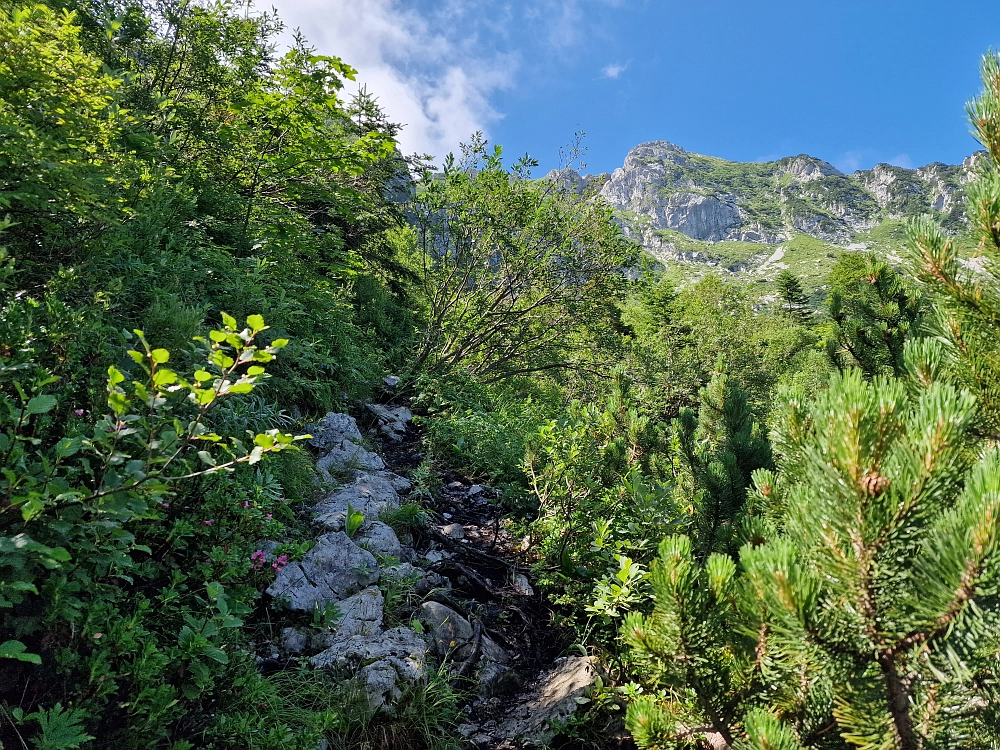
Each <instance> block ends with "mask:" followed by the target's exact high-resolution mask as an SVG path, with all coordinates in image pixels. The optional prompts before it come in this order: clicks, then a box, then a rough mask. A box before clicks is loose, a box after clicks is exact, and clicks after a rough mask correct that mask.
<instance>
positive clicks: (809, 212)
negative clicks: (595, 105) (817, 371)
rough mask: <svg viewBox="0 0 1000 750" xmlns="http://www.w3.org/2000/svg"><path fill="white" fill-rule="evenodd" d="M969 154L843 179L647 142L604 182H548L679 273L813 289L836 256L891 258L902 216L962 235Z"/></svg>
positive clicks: (803, 162)
mask: <svg viewBox="0 0 1000 750" xmlns="http://www.w3.org/2000/svg"><path fill="white" fill-rule="evenodd" d="M976 158H977V156H970V157H969V158H967V159H966V160H965V161H964V162H963V163H962V164H960V165H947V164H942V163H938V162H935V163H933V164H928V165H927V166H924V167H920V168H918V169H904V168H902V167H896V166H892V165H889V164H878V165H876V166H875V167H874V168H872V169H868V170H859V171H857V172H854V173H853V174H850V175H847V174H843V173H842V172H840V171H839V170H838V169H837V168H836V167H834V166H833V165H831V164H829V163H827V162H825V161H822V160H821V159H817V158H815V157H812V156H808V155H805V154H801V155H799V156H789V157H785V158H782V159H778V160H777V161H771V162H734V161H728V160H726V159H720V158H716V157H713V156H704V155H702V154H695V153H692V152H689V151H686V150H684V149H683V148H681V147H680V146H677V145H675V144H673V143H669V142H667V141H652V142H649V143H642V144H640V145H638V146H636V147H635V148H633V149H632V150H631V151H630V152H629V154H628V156H627V157H626V158H625V163H624V164H623V165H622V166H621V167H619V168H618V169H616V170H615V171H614V172H613V173H612V174H610V175H609V174H606V173H605V174H598V175H579V174H578V173H576V172H575V171H574V170H572V169H563V170H559V171H555V172H551V173H550V174H549V175H548V179H554V180H557V181H559V182H560V183H561V184H563V185H564V186H565V187H567V188H569V189H570V190H573V191H574V192H582V191H583V190H585V189H592V190H594V191H598V192H599V193H600V195H601V196H602V197H603V198H605V199H606V200H607V201H608V202H609V203H610V204H611V205H612V206H613V207H614V208H615V209H616V211H617V212H618V215H619V217H620V219H621V220H622V223H623V225H624V227H625V231H626V234H628V235H629V236H631V237H633V238H635V239H637V240H638V241H639V242H640V243H641V244H642V246H643V247H644V248H645V249H646V251H647V252H648V253H649V254H650V255H651V256H653V257H654V258H656V259H657V260H658V261H660V262H661V263H663V264H664V265H665V266H666V267H667V268H668V269H670V270H672V271H674V272H676V273H679V274H680V275H682V276H684V277H692V276H699V275H701V274H702V273H703V272H704V271H705V270H706V269H708V268H715V269H718V270H723V271H725V272H727V273H731V274H738V275H741V276H749V277H751V278H756V279H757V280H758V281H760V282H761V283H762V284H763V285H765V288H766V285H767V282H768V281H769V280H770V279H772V278H773V277H774V276H775V275H776V274H777V273H779V272H780V271H781V270H783V269H785V268H790V269H791V270H792V271H793V272H794V273H796V274H797V275H798V276H800V278H801V279H802V281H803V283H804V285H805V287H806V288H807V289H808V290H810V291H813V292H815V291H816V290H817V289H818V288H819V286H820V285H821V284H822V281H823V279H824V278H825V275H826V273H827V271H828V270H829V267H830V265H831V263H832V261H833V260H834V259H835V258H836V257H837V256H838V255H839V254H840V253H841V252H843V251H845V250H848V251H859V250H873V251H875V252H878V253H880V254H882V255H884V256H885V257H887V258H888V259H889V260H890V261H893V260H895V259H896V258H898V255H899V251H900V249H901V240H902V231H901V230H902V224H903V221H902V220H903V219H906V218H908V217H912V216H917V215H920V214H923V213H930V214H932V215H935V216H936V217H937V218H938V220H939V221H940V223H941V224H942V226H944V227H945V228H946V229H949V230H951V231H953V232H961V231H962V230H963V228H964V226H965V220H964V218H963V216H964V215H963V206H964V192H963V186H964V184H965V183H966V182H967V181H968V180H969V178H970V174H971V168H972V166H973V164H974V163H975V161H976Z"/></svg>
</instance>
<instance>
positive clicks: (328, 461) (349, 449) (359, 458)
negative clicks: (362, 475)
mask: <svg viewBox="0 0 1000 750" xmlns="http://www.w3.org/2000/svg"><path fill="white" fill-rule="evenodd" d="M384 468H385V462H384V461H383V460H382V457H381V456H380V455H379V454H378V453H373V452H372V451H368V450H365V449H364V448H362V447H361V446H360V445H357V444H355V443H352V442H349V441H344V443H342V444H341V445H339V446H336V447H334V448H331V449H330V452H329V453H327V454H325V455H324V456H321V457H320V459H319V460H318V461H316V471H318V472H319V474H320V476H321V477H323V479H325V480H326V481H327V482H333V481H335V479H334V475H335V474H345V473H347V472H350V471H356V470H361V471H378V470H379V469H384Z"/></svg>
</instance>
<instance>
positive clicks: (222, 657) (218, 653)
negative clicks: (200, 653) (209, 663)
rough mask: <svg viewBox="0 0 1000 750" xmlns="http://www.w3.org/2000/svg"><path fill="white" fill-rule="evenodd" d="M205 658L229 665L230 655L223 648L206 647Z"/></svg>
mask: <svg viewBox="0 0 1000 750" xmlns="http://www.w3.org/2000/svg"><path fill="white" fill-rule="evenodd" d="M205 656H207V657H208V658H209V659H212V660H213V661H217V662H219V664H228V663H229V655H228V654H227V653H226V652H225V651H223V650H222V649H221V648H218V647H216V646H206V647H205Z"/></svg>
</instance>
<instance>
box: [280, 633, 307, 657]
mask: <svg viewBox="0 0 1000 750" xmlns="http://www.w3.org/2000/svg"><path fill="white" fill-rule="evenodd" d="M308 641H309V639H308V637H307V636H306V635H305V633H300V632H299V631H298V630H296V629H295V628H285V629H284V630H282V631H281V647H282V648H283V649H285V651H287V652H288V653H290V654H301V653H302V652H303V651H305V650H306V644H307V643H308Z"/></svg>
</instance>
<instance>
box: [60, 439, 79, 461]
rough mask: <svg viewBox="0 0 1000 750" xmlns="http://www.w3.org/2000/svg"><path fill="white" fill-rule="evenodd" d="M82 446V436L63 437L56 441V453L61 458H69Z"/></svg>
mask: <svg viewBox="0 0 1000 750" xmlns="http://www.w3.org/2000/svg"><path fill="white" fill-rule="evenodd" d="M82 446H83V438H82V437H73V438H63V439H62V440H60V441H59V442H58V443H56V455H57V456H59V457H60V458H67V457H68V456H72V455H73V454H75V453H76V452H77V451H79V450H80V448H81V447H82Z"/></svg>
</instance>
